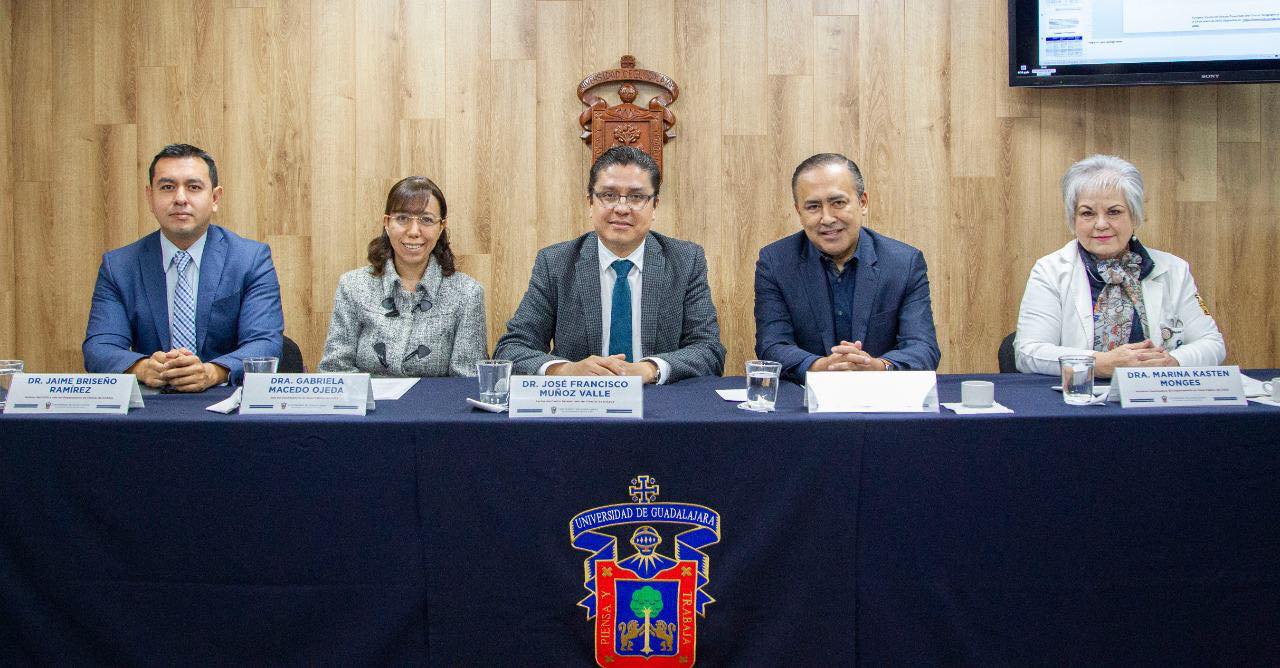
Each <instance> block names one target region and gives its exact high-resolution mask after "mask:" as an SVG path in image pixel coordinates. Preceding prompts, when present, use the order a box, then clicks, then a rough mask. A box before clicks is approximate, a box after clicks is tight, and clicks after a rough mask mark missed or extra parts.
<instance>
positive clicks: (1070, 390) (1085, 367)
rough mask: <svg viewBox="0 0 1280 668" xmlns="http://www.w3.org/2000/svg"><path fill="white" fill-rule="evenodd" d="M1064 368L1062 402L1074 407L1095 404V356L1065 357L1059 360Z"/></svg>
mask: <svg viewBox="0 0 1280 668" xmlns="http://www.w3.org/2000/svg"><path fill="white" fill-rule="evenodd" d="M1058 364H1059V365H1061V368H1062V400H1063V401H1065V402H1067V403H1069V404H1071V405H1073V406H1084V405H1086V404H1089V403H1092V402H1093V355H1064V356H1063V357H1059V358H1058Z"/></svg>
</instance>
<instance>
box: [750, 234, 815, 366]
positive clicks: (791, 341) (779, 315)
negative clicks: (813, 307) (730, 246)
mask: <svg viewBox="0 0 1280 668" xmlns="http://www.w3.org/2000/svg"><path fill="white" fill-rule="evenodd" d="M755 316H756V355H757V356H759V357H760V359H766V360H772V361H774V362H779V363H781V364H782V376H783V378H786V379H788V380H791V381H795V382H798V383H803V382H804V374H805V372H806V371H808V370H809V367H810V366H811V365H813V363H814V361H815V360H817V359H818V358H819V357H820V355H815V354H813V353H811V352H809V351H807V350H804V349H803V348H801V347H800V346H798V345H796V335H795V323H794V322H793V321H792V319H791V311H790V309H788V308H787V303H786V301H785V300H784V299H783V297H782V288H781V287H780V286H779V285H778V281H777V272H776V270H775V268H774V266H773V262H772V261H771V260H770V258H769V257H768V256H767V255H766V254H765V253H764V252H763V251H762V252H761V253H760V258H759V259H758V260H756V304H755Z"/></svg>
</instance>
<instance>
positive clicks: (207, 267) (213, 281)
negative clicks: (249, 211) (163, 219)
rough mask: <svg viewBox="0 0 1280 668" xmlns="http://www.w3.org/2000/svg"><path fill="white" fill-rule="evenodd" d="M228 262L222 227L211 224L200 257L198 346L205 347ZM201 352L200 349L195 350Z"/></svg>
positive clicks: (197, 307) (197, 300) (197, 317)
mask: <svg viewBox="0 0 1280 668" xmlns="http://www.w3.org/2000/svg"><path fill="white" fill-rule="evenodd" d="M226 263H227V239H226V237H225V236H224V235H223V234H222V230H221V229H220V228H217V227H214V226H212V225H210V226H209V236H208V237H207V238H206V239H205V243H204V254H203V255H202V256H201V258H200V294H199V295H197V296H196V347H197V348H199V349H200V350H203V349H204V338H205V334H207V333H208V331H209V313H211V312H212V310H213V300H214V298H215V295H218V294H221V290H220V289H219V288H221V287H222V269H223V267H225V266H226ZM195 352H196V354H197V355H198V354H200V351H199V350H197V351H195Z"/></svg>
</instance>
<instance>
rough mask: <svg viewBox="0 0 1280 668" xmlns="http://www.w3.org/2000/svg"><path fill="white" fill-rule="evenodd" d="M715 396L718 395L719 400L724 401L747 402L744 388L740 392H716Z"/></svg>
mask: <svg viewBox="0 0 1280 668" xmlns="http://www.w3.org/2000/svg"><path fill="white" fill-rule="evenodd" d="M716 394H718V395H720V398H721V399H724V400H725V401H738V402H742V401H746V400H747V388H745V387H744V388H742V389H740V390H716Z"/></svg>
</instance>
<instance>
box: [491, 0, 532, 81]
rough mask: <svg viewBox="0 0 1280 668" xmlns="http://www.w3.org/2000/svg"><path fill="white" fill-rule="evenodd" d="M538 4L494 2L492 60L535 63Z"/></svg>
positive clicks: (514, 0) (529, 1) (526, 0)
mask: <svg viewBox="0 0 1280 668" xmlns="http://www.w3.org/2000/svg"><path fill="white" fill-rule="evenodd" d="M534 4H535V3H534V0H490V2H489V5H490V9H489V39H490V43H489V57H490V58H492V59H493V60H533V52H534V49H535V48H536V42H537V35H536V34H535V33H534V24H535V23H536V20H535V13H536V11H537V9H536V7H535V6H534ZM498 90H501V89H498Z"/></svg>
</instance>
